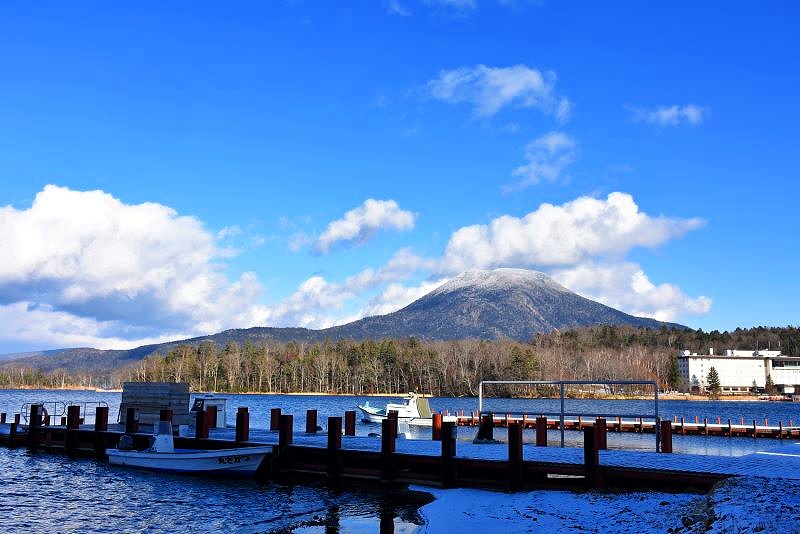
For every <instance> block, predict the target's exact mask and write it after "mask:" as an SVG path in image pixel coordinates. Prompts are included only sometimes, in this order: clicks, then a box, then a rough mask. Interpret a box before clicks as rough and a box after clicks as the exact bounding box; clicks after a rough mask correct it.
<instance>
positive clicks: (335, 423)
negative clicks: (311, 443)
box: [328, 417, 342, 477]
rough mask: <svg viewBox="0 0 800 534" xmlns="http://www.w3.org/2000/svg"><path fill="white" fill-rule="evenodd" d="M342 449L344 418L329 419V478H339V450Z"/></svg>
mask: <svg viewBox="0 0 800 534" xmlns="http://www.w3.org/2000/svg"><path fill="white" fill-rule="evenodd" d="M341 448H342V418H341V417H328V476H329V477H336V476H339V472H340V471H341V468H340V466H339V449H341Z"/></svg>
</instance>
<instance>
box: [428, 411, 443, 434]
mask: <svg viewBox="0 0 800 534" xmlns="http://www.w3.org/2000/svg"><path fill="white" fill-rule="evenodd" d="M431 419H432V420H431V429H432V431H431V439H432V440H433V441H442V414H441V413H435V414H433V417H432V418H431Z"/></svg>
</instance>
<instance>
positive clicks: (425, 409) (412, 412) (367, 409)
mask: <svg viewBox="0 0 800 534" xmlns="http://www.w3.org/2000/svg"><path fill="white" fill-rule="evenodd" d="M358 409H359V410H361V414H362V416H361V420H362V421H363V422H365V423H380V422H381V421H383V420H384V419H386V418H387V417H388V416H389V412H391V411H396V412H397V422H398V423H405V424H407V425H412V426H432V425H433V419H432V415H433V414H432V412H431V406H430V404H429V403H428V399H426V398H425V397H422V396H420V395H417V394H416V393H409V394H408V396H407V397H406V398H405V399H404V402H402V403H391V402H390V403H388V404H387V405H386V407H385V408H376V407H374V406H370V405H369V401H367V402H365V403H364V404H359V405H358Z"/></svg>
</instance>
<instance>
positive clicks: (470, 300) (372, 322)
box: [5, 268, 686, 371]
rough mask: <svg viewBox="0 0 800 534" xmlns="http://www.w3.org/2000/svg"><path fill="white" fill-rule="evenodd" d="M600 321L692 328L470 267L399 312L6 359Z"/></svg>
mask: <svg viewBox="0 0 800 534" xmlns="http://www.w3.org/2000/svg"><path fill="white" fill-rule="evenodd" d="M597 325H627V326H637V327H644V328H661V327H662V326H666V327H669V328H681V329H685V328H686V327H685V326H682V325H678V324H674V323H665V322H661V321H657V320H655V319H650V318H646V317H636V316H633V315H629V314H627V313H625V312H622V311H620V310H616V309H614V308H611V307H609V306H606V305H604V304H600V303H599V302H596V301H593V300H590V299H587V298H585V297H582V296H580V295H578V294H576V293H573V292H572V291H570V290H569V289H567V288H565V287H564V286H562V285H560V284H558V283H557V282H556V281H555V280H553V279H552V278H550V277H549V276H547V275H545V274H543V273H540V272H537V271H529V270H524V269H507V268H506V269H494V270H490V271H484V270H471V271H466V272H464V273H461V274H460V275H458V276H456V277H455V278H453V279H451V280H450V281H448V282H446V283H445V284H442V285H441V286H439V287H437V288H436V289H434V290H433V291H431V292H430V293H428V294H426V295H424V296H423V297H421V298H419V299H417V300H415V301H414V302H412V303H410V304H409V305H407V306H405V307H404V308H401V309H399V310H397V311H394V312H391V313H388V314H386V315H377V316H371V317H364V318H362V319H358V320H356V321H353V322H350V323H347V324H344V325H338V326H333V327H329V328H325V329H321V330H311V329H307V328H301V327H263V326H258V327H251V328H244V329H242V328H234V329H228V330H224V331H222V332H218V333H216V334H210V335H205V336H198V337H194V338H189V339H183V340H176V341H170V342H166V343H160V344H153V345H143V346H140V347H136V348H133V349H127V350H100V349H91V348H77V349H56V350H52V351H40V352H41V353H40V354H37V355H34V356H29V357H25V358H21V359H16V360H12V361H11V362H5V364H6V365H8V364H9V363H13V364H26V365H31V366H34V367H38V368H40V369H42V370H44V371H49V370H54V369H57V368H66V369H69V370H75V369H90V370H92V371H113V370H114V369H118V368H120V367H122V366H124V365H127V364H130V363H134V362H137V361H140V360H141V359H143V358H145V357H146V356H148V355H150V354H153V353H156V352H158V353H162V354H163V353H166V352H169V351H170V350H172V349H173V348H175V347H177V346H180V345H192V346H197V345H199V344H201V343H203V342H213V343H217V344H220V345H224V344H227V343H229V342H231V341H236V342H239V343H244V342H246V341H250V342H252V343H260V342H266V341H271V342H289V341H298V342H309V343H313V342H319V341H323V340H325V339H332V340H336V339H352V340H363V339H379V338H407V337H415V338H418V339H420V340H428V341H438V340H454V339H503V338H507V339H514V340H518V341H527V340H529V339H531V338H532V337H533V336H534V335H536V334H537V333H546V332H551V331H553V330H563V329H570V328H576V327H581V326H597Z"/></svg>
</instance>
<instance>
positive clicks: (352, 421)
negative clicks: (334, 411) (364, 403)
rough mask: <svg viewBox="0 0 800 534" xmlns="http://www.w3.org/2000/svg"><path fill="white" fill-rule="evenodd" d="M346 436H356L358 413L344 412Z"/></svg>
mask: <svg viewBox="0 0 800 534" xmlns="http://www.w3.org/2000/svg"><path fill="white" fill-rule="evenodd" d="M395 413H397V412H395ZM344 435H345V436H355V435H356V412H355V411H353V410H349V411H346V412H344Z"/></svg>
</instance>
